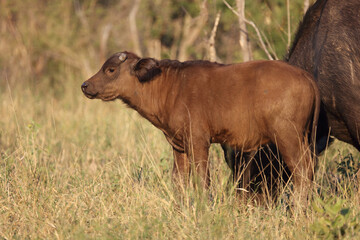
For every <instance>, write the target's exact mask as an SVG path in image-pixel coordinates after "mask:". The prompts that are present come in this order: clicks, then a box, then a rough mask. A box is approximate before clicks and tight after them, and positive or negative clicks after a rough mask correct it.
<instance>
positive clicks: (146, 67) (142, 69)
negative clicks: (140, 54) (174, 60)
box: [133, 58, 161, 82]
mask: <svg viewBox="0 0 360 240" xmlns="http://www.w3.org/2000/svg"><path fill="white" fill-rule="evenodd" d="M133 71H134V74H135V76H136V77H137V78H138V79H139V81H140V82H147V81H150V80H151V79H153V78H154V77H155V76H157V75H159V74H160V73H161V69H160V68H159V63H158V61H157V60H155V59H153V58H141V59H140V60H139V61H138V62H137V63H136V64H135V66H134V68H133Z"/></svg>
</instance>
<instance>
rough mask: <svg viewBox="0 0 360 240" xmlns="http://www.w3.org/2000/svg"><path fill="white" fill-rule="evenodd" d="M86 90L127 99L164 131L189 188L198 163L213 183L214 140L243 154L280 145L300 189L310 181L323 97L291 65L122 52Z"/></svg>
mask: <svg viewBox="0 0 360 240" xmlns="http://www.w3.org/2000/svg"><path fill="white" fill-rule="evenodd" d="M81 89H82V91H83V93H84V94H85V96H87V97H88V98H90V99H93V98H97V99H102V100H104V101H110V100H115V99H121V100H122V101H123V102H125V103H126V104H127V105H128V106H129V107H131V108H133V109H135V110H136V111H137V112H139V114H140V115H141V116H143V117H144V118H146V119H148V120H149V121H150V122H151V123H152V124H153V125H154V126H156V127H157V128H159V129H160V130H161V131H162V132H163V133H164V135H165V137H166V139H167V141H168V142H169V143H170V145H171V146H172V148H173V154H174V167H173V178H174V179H175V180H176V181H181V182H185V183H186V182H187V181H188V179H189V174H190V170H191V168H192V166H193V167H194V169H193V170H195V171H196V172H197V174H198V175H199V177H200V179H201V180H202V181H201V182H202V184H203V186H204V187H208V186H209V184H210V172H209V161H208V150H209V147H210V144H211V143H220V144H222V145H223V146H230V147H232V148H235V149H241V150H242V151H244V152H247V151H252V150H256V149H257V148H259V146H261V145H264V144H267V143H273V144H276V145H277V147H278V149H279V151H280V153H281V155H282V156H283V158H284V162H285V164H286V166H287V167H288V169H289V170H290V172H291V173H292V174H293V180H294V185H295V187H296V188H297V189H301V186H303V187H304V186H305V184H308V183H310V182H311V180H312V177H313V167H314V164H313V160H312V154H311V150H310V146H309V134H310V132H311V131H312V132H314V130H315V127H316V124H317V119H318V113H319V104H320V99H319V93H318V89H317V87H316V84H315V83H314V81H313V79H312V77H311V75H310V74H309V73H307V72H305V71H303V70H301V69H299V68H296V67H294V66H290V65H288V64H286V63H285V62H282V61H253V62H246V63H240V64H229V65H222V64H218V63H211V62H207V61H187V62H179V61H174V60H161V61H159V60H156V59H153V58H140V57H138V56H136V55H135V54H133V53H130V52H120V53H116V54H114V55H113V56H111V57H110V58H109V59H108V60H107V61H106V62H105V63H104V65H103V66H102V67H101V69H100V71H99V72H98V73H96V74H95V75H94V76H93V77H91V78H90V79H89V80H87V81H85V82H84V83H83V84H82V86H81ZM310 142H311V141H310Z"/></svg>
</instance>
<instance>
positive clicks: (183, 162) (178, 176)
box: [172, 148, 190, 187]
mask: <svg viewBox="0 0 360 240" xmlns="http://www.w3.org/2000/svg"><path fill="white" fill-rule="evenodd" d="M173 155H174V167H173V172H172V178H173V182H174V183H175V185H178V186H182V187H186V186H187V185H188V183H189V176H190V161H189V159H188V157H187V154H186V153H185V152H181V151H178V150H176V149H175V148H173Z"/></svg>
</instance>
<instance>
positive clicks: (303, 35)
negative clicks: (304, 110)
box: [287, 0, 360, 150]
mask: <svg viewBox="0 0 360 240" xmlns="http://www.w3.org/2000/svg"><path fill="white" fill-rule="evenodd" d="M359 14H360V1H359V0H347V1H338V0H318V1H316V2H315V4H314V5H313V6H312V7H310V8H309V10H308V11H307V13H306V14H305V16H304V19H303V21H302V23H301V24H300V26H299V29H298V32H297V34H296V37H295V40H294V43H293V45H292V47H291V49H290V52H289V54H288V57H287V61H288V62H289V63H290V64H292V65H295V66H297V67H300V68H302V69H304V70H306V71H307V72H309V73H311V74H313V75H314V77H315V79H316V81H317V83H318V86H319V90H320V95H321V100H322V107H323V110H325V112H326V114H320V119H319V128H320V129H319V130H320V131H318V132H317V135H318V140H320V141H317V142H318V143H317V144H318V145H322V149H324V147H325V144H324V143H325V142H326V141H324V140H326V139H327V134H328V128H327V126H329V127H330V130H331V135H332V136H334V137H336V138H338V139H339V140H342V141H345V142H347V143H350V144H352V145H353V146H355V147H356V148H357V149H358V150H360V136H359V135H360V130H359V128H360V47H359V43H360V31H359V29H360V15H359ZM326 118H327V119H326Z"/></svg>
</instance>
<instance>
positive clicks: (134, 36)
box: [129, 0, 142, 56]
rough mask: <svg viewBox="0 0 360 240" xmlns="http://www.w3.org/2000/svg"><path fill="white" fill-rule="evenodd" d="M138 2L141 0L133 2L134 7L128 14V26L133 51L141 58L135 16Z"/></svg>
mask: <svg viewBox="0 0 360 240" xmlns="http://www.w3.org/2000/svg"><path fill="white" fill-rule="evenodd" d="M140 2H141V0H135V1H134V5H133V7H132V9H131V11H130V13H129V25H130V32H131V38H132V41H133V44H134V51H135V53H136V54H139V55H140V56H142V52H141V47H140V40H139V34H138V30H137V26H136V14H137V12H138V10H139V5H140Z"/></svg>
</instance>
